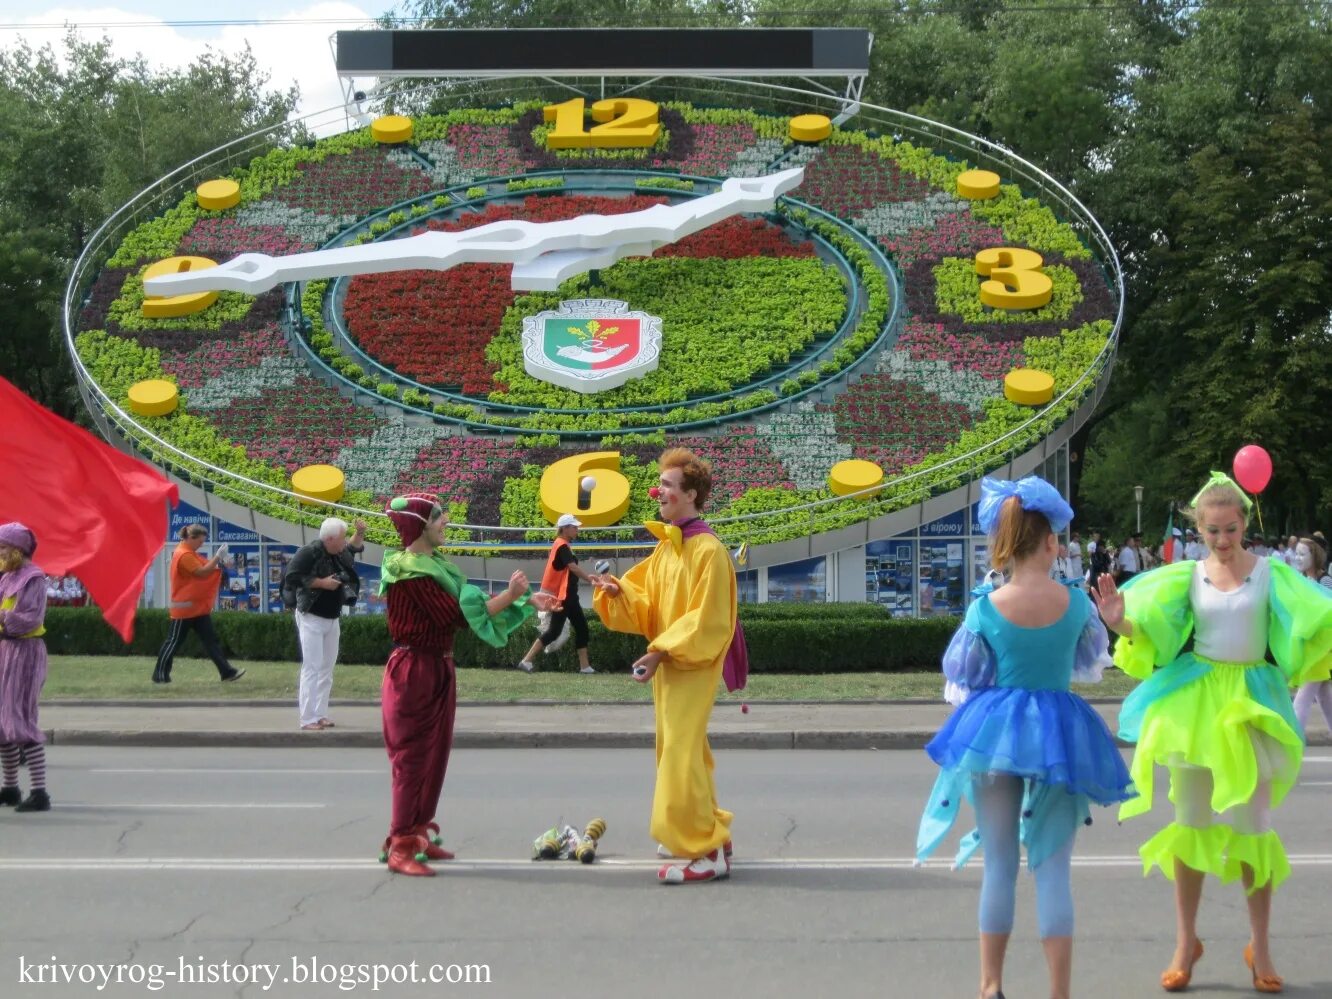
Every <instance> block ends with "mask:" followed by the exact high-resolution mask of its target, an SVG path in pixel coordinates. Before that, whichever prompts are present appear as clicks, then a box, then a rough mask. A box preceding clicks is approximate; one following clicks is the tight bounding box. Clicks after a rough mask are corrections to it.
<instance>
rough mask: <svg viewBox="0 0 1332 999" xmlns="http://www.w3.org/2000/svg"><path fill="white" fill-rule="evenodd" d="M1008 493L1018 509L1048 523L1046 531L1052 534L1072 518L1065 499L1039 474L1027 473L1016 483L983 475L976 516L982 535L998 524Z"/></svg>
mask: <svg viewBox="0 0 1332 999" xmlns="http://www.w3.org/2000/svg"><path fill="white" fill-rule="evenodd" d="M1010 496H1016V497H1017V499H1018V502H1019V503H1020V504H1022V509H1024V510H1031V511H1032V512H1034V513H1039V514H1042V515H1043V516H1044V517H1045V519H1046V520H1048V521H1049V522H1050V530H1052V531H1054V532H1055V533H1056V534H1058V533H1059V532H1060V531H1062V530H1064V528H1066V527H1068V524H1069V521H1071V520H1072V519H1073V508H1072V507H1071V506H1069V505H1068V501H1067V500H1065V499H1064V497H1062V496H1060V495H1059V490H1058V489H1056V488H1055V487H1054V486H1052V485H1050V483H1048V482H1046V481H1045V480H1044V479H1042V478H1041V477H1040V476H1039V475H1028V476H1027V477H1026V478H1025V479H1018V480H1017V481H1016V482H1010V481H1008V480H1007V479H991V478H988V477H987V478H985V479H982V480H981V498H980V514H979V517H978V520H979V521H980V527H981V530H982V531H984V532H985V533H986V534H993V533H994V529H995V527H996V526H997V525H998V523H999V510H1000V508H1001V507H1003V505H1004V500H1006V499H1008V498H1009V497H1010Z"/></svg>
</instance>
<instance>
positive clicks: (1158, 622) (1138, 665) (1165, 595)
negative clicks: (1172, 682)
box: [1114, 561, 1196, 680]
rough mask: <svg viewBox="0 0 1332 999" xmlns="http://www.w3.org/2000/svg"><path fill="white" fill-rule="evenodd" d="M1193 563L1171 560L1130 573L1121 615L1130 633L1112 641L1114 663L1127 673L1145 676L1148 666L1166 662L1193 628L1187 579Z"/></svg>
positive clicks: (1179, 647) (1122, 589)
mask: <svg viewBox="0 0 1332 999" xmlns="http://www.w3.org/2000/svg"><path fill="white" fill-rule="evenodd" d="M1195 564H1196V563H1194V562H1191V561H1187V562H1173V563H1171V564H1170V565H1163V566H1161V567H1160V568H1158V569H1153V570H1151V571H1150V572H1144V573H1142V574H1141V575H1138V576H1134V577H1133V579H1131V580H1130V581H1129V582H1128V583H1127V584H1125V585H1124V586H1123V587H1122V588H1121V590H1120V592H1121V593H1123V594H1124V618H1125V619H1126V620H1127V621H1128V622H1129V623H1130V624H1131V625H1132V626H1133V637H1132V638H1125V637H1124V636H1122V635H1121V636H1120V637H1119V639H1118V640H1117V641H1116V642H1115V656H1114V658H1115V665H1116V666H1118V667H1119V668H1120V669H1122V670H1123V671H1124V672H1125V673H1127V674H1128V675H1129V676H1131V677H1134V678H1136V679H1139V680H1145V679H1146V678H1147V677H1149V676H1151V675H1152V670H1153V669H1156V668H1157V667H1159V666H1166V665H1169V664H1170V663H1171V662H1173V661H1174V659H1175V657H1176V656H1178V655H1179V650H1180V649H1182V648H1183V647H1184V643H1185V642H1186V641H1187V640H1188V637H1189V635H1190V634H1191V633H1192V632H1193V606H1192V605H1191V604H1190V603H1189V581H1190V580H1191V579H1192V578H1193V567H1194V565H1195Z"/></svg>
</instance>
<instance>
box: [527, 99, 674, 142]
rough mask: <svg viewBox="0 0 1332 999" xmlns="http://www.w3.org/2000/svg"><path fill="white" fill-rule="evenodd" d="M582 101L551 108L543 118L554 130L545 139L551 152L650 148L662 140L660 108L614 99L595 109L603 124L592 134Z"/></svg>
mask: <svg viewBox="0 0 1332 999" xmlns="http://www.w3.org/2000/svg"><path fill="white" fill-rule="evenodd" d="M584 106H585V102H584V101H583V98H581V97H575V98H573V99H572V100H568V101H565V102H564V103H563V104H549V105H547V106H546V107H545V108H544V109H543V111H542V114H543V115H544V116H545V120H546V121H547V122H554V123H555V127H554V128H552V129H551V130H550V134H548V135H547V136H546V146H547V147H548V148H550V149H589V148H597V149H620V148H627V147H646V146H651V145H652V144H653V143H654V142H656V141H657V139H658V138H660V137H661V122H659V121H658V120H657V105H656V104H655V103H653V102H652V101H645V100H643V99H642V98H641V97H611V98H608V99H607V100H604V101H597V102H596V103H595V104H593V105H592V119H593V120H594V121H600V122H604V124H602V125H596V126H594V127H593V128H592V129H591V130H590V131H589V130H586V129H584V127H583V108H584Z"/></svg>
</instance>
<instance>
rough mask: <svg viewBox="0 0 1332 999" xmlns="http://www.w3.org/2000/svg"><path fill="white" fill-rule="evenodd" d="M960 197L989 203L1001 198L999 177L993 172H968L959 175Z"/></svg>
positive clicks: (958, 187) (958, 191)
mask: <svg viewBox="0 0 1332 999" xmlns="http://www.w3.org/2000/svg"><path fill="white" fill-rule="evenodd" d="M957 194H958V197H961V198H966V199H967V200H968V201H988V200H989V199H990V198H996V197H998V196H999V175H998V174H997V173H995V172H994V171H992V170H966V171H963V172H962V173H960V174H958V175H957Z"/></svg>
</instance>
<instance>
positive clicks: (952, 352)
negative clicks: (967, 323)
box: [894, 319, 1023, 381]
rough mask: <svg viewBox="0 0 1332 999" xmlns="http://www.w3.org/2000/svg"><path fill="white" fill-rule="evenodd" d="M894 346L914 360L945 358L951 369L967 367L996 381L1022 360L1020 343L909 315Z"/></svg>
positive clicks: (968, 369) (1017, 366) (1018, 365)
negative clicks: (954, 330) (952, 328)
mask: <svg viewBox="0 0 1332 999" xmlns="http://www.w3.org/2000/svg"><path fill="white" fill-rule="evenodd" d="M894 349H896V350H902V351H906V352H907V353H908V354H909V355H910V356H911V359H912V360H913V361H946V362H947V363H948V364H949V365H950V366H951V367H952V369H953V370H954V371H968V372H971V373H973V374H977V375H980V376H981V377H982V378H989V379H992V380H995V381H998V380H1001V379H1002V378H1003V377H1004V375H1006V374H1008V372H1010V371H1012V370H1013V369H1014V368H1019V367H1021V366H1022V363H1023V351H1022V345H1021V344H1020V343H1014V342H1011V341H994V340H989V339H987V338H985V337H983V336H978V335H976V334H974V333H949V332H947V331H946V330H945V329H944V327H943V326H940V325H938V324H936V323H923V322H920V321H919V320H916V319H912V320H910V321H908V322H907V326H906V330H905V331H904V332H903V333H902V335H901V336H900V337H898V339H897V344H896V346H895V348H894Z"/></svg>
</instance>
